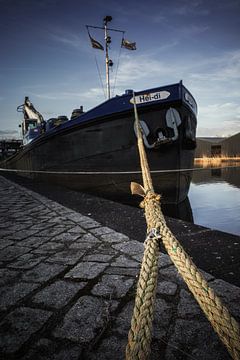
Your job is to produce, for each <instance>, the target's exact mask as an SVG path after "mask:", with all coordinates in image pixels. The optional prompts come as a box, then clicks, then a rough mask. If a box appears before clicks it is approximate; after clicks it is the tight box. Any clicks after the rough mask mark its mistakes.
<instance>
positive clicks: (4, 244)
mask: <svg viewBox="0 0 240 360" xmlns="http://www.w3.org/2000/svg"><path fill="white" fill-rule="evenodd" d="M0 236H1V234H0ZM13 244H14V241H13V240H8V239H3V238H2V239H1V240H0V250H2V249H4V248H6V247H7V246H9V245H13Z"/></svg>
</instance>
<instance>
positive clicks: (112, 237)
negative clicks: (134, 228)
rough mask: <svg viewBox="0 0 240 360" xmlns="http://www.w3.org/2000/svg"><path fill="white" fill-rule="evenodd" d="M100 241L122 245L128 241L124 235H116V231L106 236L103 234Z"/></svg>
mask: <svg viewBox="0 0 240 360" xmlns="http://www.w3.org/2000/svg"><path fill="white" fill-rule="evenodd" d="M101 239H102V240H103V241H107V242H109V243H111V244H113V243H123V242H127V241H129V237H128V236H126V235H124V234H121V233H117V232H116V231H115V232H110V233H108V234H104V235H101Z"/></svg>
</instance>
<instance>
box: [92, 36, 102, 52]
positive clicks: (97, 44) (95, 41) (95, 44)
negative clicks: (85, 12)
mask: <svg viewBox="0 0 240 360" xmlns="http://www.w3.org/2000/svg"><path fill="white" fill-rule="evenodd" d="M89 38H90V41H91V44H92V47H93V48H94V49H98V50H104V47H103V46H102V44H100V43H99V42H98V41H97V40H95V39H93V38H92V37H91V36H90V35H89Z"/></svg>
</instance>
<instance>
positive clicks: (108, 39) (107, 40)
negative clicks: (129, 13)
mask: <svg viewBox="0 0 240 360" xmlns="http://www.w3.org/2000/svg"><path fill="white" fill-rule="evenodd" d="M110 21H112V17H111V16H105V18H104V19H103V22H104V31H105V58H106V85H107V98H108V99H110V97H111V93H110V75H109V67H112V66H113V62H112V60H111V59H109V54H108V47H109V44H111V36H109V35H108V28H107V24H108V23H109V22H110Z"/></svg>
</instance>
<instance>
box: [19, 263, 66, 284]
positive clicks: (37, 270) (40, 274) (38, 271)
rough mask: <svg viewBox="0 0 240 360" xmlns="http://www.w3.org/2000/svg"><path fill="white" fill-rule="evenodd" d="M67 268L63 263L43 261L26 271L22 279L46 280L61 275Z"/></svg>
mask: <svg viewBox="0 0 240 360" xmlns="http://www.w3.org/2000/svg"><path fill="white" fill-rule="evenodd" d="M65 269H66V266H63V265H57V264H46V263H41V264H39V265H37V266H35V267H34V268H33V269H31V270H28V271H26V272H25V273H24V274H23V275H22V279H23V280H25V281H33V282H45V281H48V280H49V279H51V278H53V277H55V276H56V275H59V274H60V273H61V272H62V271H64V270H65Z"/></svg>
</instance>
